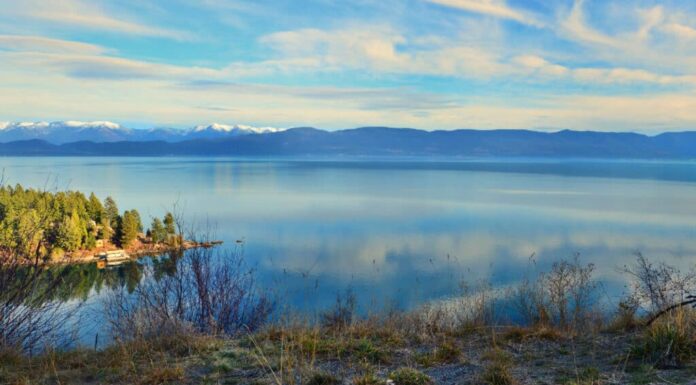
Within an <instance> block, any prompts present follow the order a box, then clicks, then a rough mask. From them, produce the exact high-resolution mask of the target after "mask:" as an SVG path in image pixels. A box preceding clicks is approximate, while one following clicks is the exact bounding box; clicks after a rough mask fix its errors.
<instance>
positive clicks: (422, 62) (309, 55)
mask: <svg viewBox="0 0 696 385" xmlns="http://www.w3.org/2000/svg"><path fill="white" fill-rule="evenodd" d="M423 40H424V37H420V38H419V39H418V41H412V40H409V39H408V38H406V37H405V36H404V35H402V34H400V33H398V32H396V31H394V30H393V29H391V28H389V27H374V26H372V27H370V26H364V25H363V26H357V27H352V28H344V29H336V30H319V29H301V30H294V31H286V32H278V33H273V34H270V35H267V36H264V37H263V38H262V39H261V42H262V43H264V44H266V45H268V46H270V47H271V48H272V49H273V50H274V51H275V52H276V53H278V54H279V56H280V57H281V59H276V60H273V61H270V62H267V63H261V65H264V64H272V65H273V66H276V67H281V68H283V70H285V71H292V70H299V71H302V70H322V71H332V70H334V71H335V70H339V69H367V70H371V71H374V72H378V73H397V74H422V75H436V76H456V77H481V76H482V77H488V76H492V75H494V74H497V73H500V72H502V71H504V68H503V66H502V65H500V64H499V61H498V59H497V57H496V54H495V53H494V52H493V51H492V50H490V49H486V48H483V47H477V46H472V45H464V44H461V43H459V42H457V41H456V40H442V39H430V40H429V41H430V42H431V44H430V45H425V46H424V45H422V44H418V43H422V41H423ZM253 66H254V65H252V66H251V67H253Z"/></svg>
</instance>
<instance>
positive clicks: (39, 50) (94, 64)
mask: <svg viewBox="0 0 696 385" xmlns="http://www.w3.org/2000/svg"><path fill="white" fill-rule="evenodd" d="M0 3H1V4H0V5H1V6H2V12H1V13H0V90H2V92H0V121H26V120H29V121H36V120H49V121H51V120H110V121H115V122H119V123H122V124H125V125H128V126H132V127H152V126H170V127H182V128H183V127H190V126H193V125H196V124H204V123H210V122H220V123H227V124H250V125H257V126H275V127H293V126H315V127H321V128H326V129H339V128H348V127H356V126H365V125H387V126H399V127H416V128H424V129H455V128H478V129H493V128H527V129H537V130H558V129H565V128H570V129H585V130H601V131H639V132H645V133H657V132H662V131H678V130H687V129H696V92H695V90H696V2H692V1H659V2H658V1H641V0H635V1H611V0H602V1H599V0H584V1H582V0H567V1H542V0H507V1H505V0H411V1H409V0H404V1H395V0H379V1H373V0H356V1H333V0H305V1H289V0H280V1H237V0H203V1H201V0H169V1H154V0H119V1H116V0H112V1H106V0H102V1H83V0H55V1H50V2H48V1H43V0H20V1H10V0H0Z"/></svg>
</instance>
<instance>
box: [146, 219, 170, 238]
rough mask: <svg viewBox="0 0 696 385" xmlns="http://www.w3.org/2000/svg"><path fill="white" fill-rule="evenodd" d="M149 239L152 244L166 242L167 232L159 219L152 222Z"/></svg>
mask: <svg viewBox="0 0 696 385" xmlns="http://www.w3.org/2000/svg"><path fill="white" fill-rule="evenodd" d="M150 237H151V238H152V242H154V243H161V242H164V241H166V240H167V230H166V229H165V228H164V224H163V223H162V221H161V220H160V219H159V218H155V219H153V220H152V225H150Z"/></svg>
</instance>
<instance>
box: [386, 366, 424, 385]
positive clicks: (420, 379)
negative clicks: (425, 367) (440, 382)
mask: <svg viewBox="0 0 696 385" xmlns="http://www.w3.org/2000/svg"><path fill="white" fill-rule="evenodd" d="M389 379H390V380H392V381H394V383H395V384H396V385H430V384H434V382H433V380H432V378H430V377H429V376H428V375H427V374H425V373H423V372H420V371H418V370H416V369H412V368H399V369H397V370H395V371H393V372H391V373H390V374H389Z"/></svg>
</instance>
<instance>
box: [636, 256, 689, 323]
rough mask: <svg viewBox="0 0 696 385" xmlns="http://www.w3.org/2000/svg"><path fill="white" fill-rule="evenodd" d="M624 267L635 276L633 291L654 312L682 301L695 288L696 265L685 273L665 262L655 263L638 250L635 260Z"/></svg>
mask: <svg viewBox="0 0 696 385" xmlns="http://www.w3.org/2000/svg"><path fill="white" fill-rule="evenodd" d="M622 271H623V272H624V273H626V274H627V275H628V276H629V277H631V278H632V282H631V293H630V295H631V296H632V297H633V299H634V300H635V301H636V302H637V303H639V304H640V305H641V306H642V307H643V308H644V310H647V311H648V312H651V313H656V312H659V311H661V310H664V309H666V308H669V307H670V306H673V305H675V304H677V303H680V302H683V301H685V300H686V298H687V297H688V296H689V293H694V292H696V270H695V269H694V268H691V269H690V270H689V271H687V272H686V273H683V272H681V271H679V269H677V268H676V267H674V266H670V265H668V264H666V263H664V262H659V263H652V262H650V261H649V260H648V259H647V258H646V257H645V256H643V255H642V254H641V253H636V261H635V262H634V264H633V265H630V266H624V268H623V269H622Z"/></svg>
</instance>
